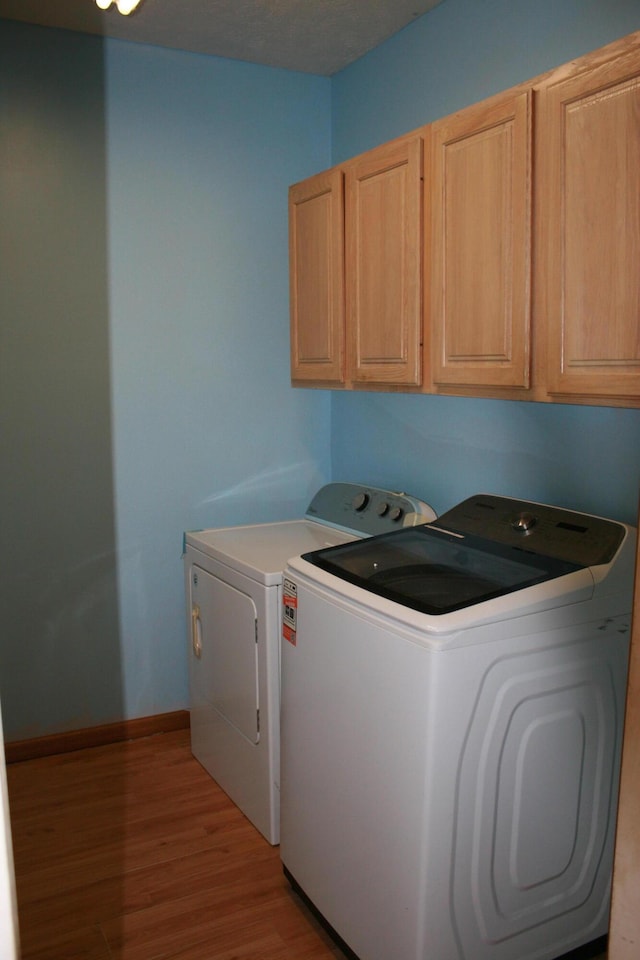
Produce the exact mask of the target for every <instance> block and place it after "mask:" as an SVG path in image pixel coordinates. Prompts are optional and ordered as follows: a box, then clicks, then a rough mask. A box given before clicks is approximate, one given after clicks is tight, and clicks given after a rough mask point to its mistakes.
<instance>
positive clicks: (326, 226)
mask: <svg viewBox="0 0 640 960" xmlns="http://www.w3.org/2000/svg"><path fill="white" fill-rule="evenodd" d="M289 260H290V263H289V277H290V301H291V305H290V306H291V378H292V380H302V381H312V380H313V381H320V382H328V383H342V382H343V381H344V177H343V173H342V171H341V170H330V171H328V172H327V173H321V174H318V175H317V176H315V177H311V178H310V179H309V180H305V181H304V182H303V183H299V184H295V185H294V186H292V187H291V188H290V190H289Z"/></svg>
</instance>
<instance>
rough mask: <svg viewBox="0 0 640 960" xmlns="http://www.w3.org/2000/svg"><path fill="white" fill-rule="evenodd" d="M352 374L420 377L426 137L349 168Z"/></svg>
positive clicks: (400, 380) (411, 381)
mask: <svg viewBox="0 0 640 960" xmlns="http://www.w3.org/2000/svg"><path fill="white" fill-rule="evenodd" d="M345 189H346V224H345V233H346V242H347V252H346V300H347V330H348V338H349V339H348V344H349V348H348V358H349V359H348V375H349V379H350V380H351V381H353V382H354V383H361V384H368V383H370V384H376V383H377V384H406V385H417V384H419V383H420V382H421V377H422V362H421V343H422V280H421V276H422V138H421V137H414V138H412V139H410V140H406V141H401V142H398V143H391V144H385V145H384V146H383V147H379V148H377V149H375V150H371V151H370V152H369V153H367V154H365V155H364V156H363V157H362V158H360V159H359V160H356V161H354V163H353V164H352V165H351V166H349V167H348V169H347V171H346V185H345Z"/></svg>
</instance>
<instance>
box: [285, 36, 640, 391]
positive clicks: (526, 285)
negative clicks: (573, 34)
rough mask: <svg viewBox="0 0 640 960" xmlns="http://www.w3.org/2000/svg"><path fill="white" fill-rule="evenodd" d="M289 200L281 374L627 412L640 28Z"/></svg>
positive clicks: (365, 157)
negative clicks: (287, 316) (286, 364)
mask: <svg viewBox="0 0 640 960" xmlns="http://www.w3.org/2000/svg"><path fill="white" fill-rule="evenodd" d="M289 206H290V233H291V357H292V360H291V370H292V379H293V382H294V383H299V384H313V385H319V386H322V385H326V386H346V387H359V386H364V387H367V386H369V387H372V388H376V389H384V388H389V389H407V390H409V389H414V388H416V387H421V388H422V390H423V391H425V392H437V393H448V394H459V395H462V396H483V397H502V398H507V397H508V398H509V399H528V400H538V401H545V402H549V401H562V402H565V403H592V404H607V405H618V406H632V407H640V31H638V32H637V33H634V34H631V35H630V36H629V37H624V38H622V39H621V40H618V41H616V42H615V43H612V44H609V45H608V46H607V47H603V48H602V49H601V50H596V51H594V52H593V53H591V54H588V55H586V56H584V57H580V58H579V59H578V60H575V61H572V62H571V63H568V64H565V65H564V66H561V67H558V68H557V69H555V70H551V71H549V72H548V73H546V74H544V75H543V76H540V77H537V78H535V79H533V80H531V81H529V82H528V83H523V84H521V85H520V86H518V87H515V88H513V89H512V90H509V91H507V92H505V93H504V94H499V95H497V96H494V97H492V98H491V99H489V100H486V101H484V102H483V103H480V104H476V105H474V106H471V107H468V108H467V109H465V110H461V111H459V112H458V113H456V114H454V115H452V116H450V117H445V118H444V119H442V120H437V121H435V122H434V123H432V124H430V125H428V126H425V127H421V128H420V129H419V130H416V131H414V133H412V134H410V135H408V136H406V137H400V138H398V139H397V140H394V141H392V142H391V143H388V144H385V145H383V146H381V147H378V148H376V149H374V150H371V151H369V152H368V153H365V154H362V155H361V156H359V157H356V158H354V159H353V160H350V161H349V162H347V163H345V164H343V165H342V166H341V167H340V168H336V169H334V170H330V171H328V172H327V173H324V174H320V175H319V176H316V177H312V178H311V179H310V180H307V181H305V182H304V183H302V184H297V185H296V186H295V187H292V188H291V191H290V197H289Z"/></svg>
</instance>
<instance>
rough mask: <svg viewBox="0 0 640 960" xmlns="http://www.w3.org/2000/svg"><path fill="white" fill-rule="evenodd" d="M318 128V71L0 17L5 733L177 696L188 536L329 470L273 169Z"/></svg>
mask: <svg viewBox="0 0 640 960" xmlns="http://www.w3.org/2000/svg"><path fill="white" fill-rule="evenodd" d="M330 140H331V136H330V81H329V80H327V79H326V78H320V77H311V76H307V75H301V74H296V73H291V72H286V71H282V70H274V69H270V68H266V67H258V66H253V65H249V64H244V63H239V62H231V61H226V60H222V59H219V58H213V57H201V56H196V55H190V54H186V53H179V52H174V51H169V50H162V49H156V48H150V47H145V46H142V45H138V44H126V43H122V42H118V41H108V42H106V43H104V42H102V41H101V40H100V39H98V38H95V37H86V36H81V35H78V34H72V33H67V32H65V31H56V30H45V29H41V28H37V27H32V26H25V25H21V24H16V23H10V22H8V21H0V243H1V247H0V250H1V253H2V261H1V263H0V271H1V274H0V276H1V281H2V282H1V284H0V321H1V336H2V339H1V341H0V346H1V363H2V369H1V370H0V374H1V377H0V390H1V391H2V396H1V400H2V415H3V427H2V442H3V447H2V451H1V454H2V471H1V473H0V505H1V509H2V514H3V517H2V528H3V551H2V553H3V567H2V588H3V604H2V608H1V610H0V693H1V697H2V702H3V713H4V726H5V735H6V736H7V739H9V740H16V739H22V738H24V737H31V736H38V735H43V734H48V733H53V732H57V731H60V730H65V729H73V728H78V727H85V726H90V725H93V724H98V723H103V722H109V721H112V720H116V719H120V718H121V717H125V718H131V717H139V716H146V715H150V714H154V713H160V712H164V711H171V710H175V709H180V708H184V707H186V706H188V693H187V680H186V642H185V632H186V630H185V617H184V600H183V585H182V561H181V547H182V533H183V530H185V529H190V528H195V527H202V526H214V525H222V524H226V523H238V522H242V521H245V522H250V521H259V520H273V519H280V518H283V517H289V516H298V515H300V513H301V511H302V510H303V509H304V507H306V505H307V503H308V501H309V499H310V497H311V495H312V493H313V492H315V490H316V489H317V487H318V486H319V485H320V484H321V483H323V482H324V481H325V480H327V479H328V478H329V474H330V446H329V445H330V437H329V424H330V412H329V405H330V398H329V395H328V394H327V393H324V392H315V391H294V390H292V389H291V387H290V386H289V355H288V343H289V316H288V256H287V187H288V185H289V184H290V183H291V182H293V181H295V180H299V179H301V178H303V177H305V176H307V175H308V174H310V173H312V172H315V171H316V170H318V169H320V168H323V167H326V166H327V165H328V164H329V163H330ZM5 601H6V602H5Z"/></svg>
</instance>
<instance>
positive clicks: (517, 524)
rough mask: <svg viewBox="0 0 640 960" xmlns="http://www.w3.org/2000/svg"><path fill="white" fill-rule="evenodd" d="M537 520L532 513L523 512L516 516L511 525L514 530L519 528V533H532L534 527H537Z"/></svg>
mask: <svg viewBox="0 0 640 960" xmlns="http://www.w3.org/2000/svg"><path fill="white" fill-rule="evenodd" d="M536 522H537V521H536V518H535V517H534V515H533V514H532V513H521V514H520V515H519V516H518V517H516V519H515V520H514V521H513V523H512V524H511V526H512V527H513V529H514V530H517V531H518V533H530V532H531V529H532V527H535V525H536Z"/></svg>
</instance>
